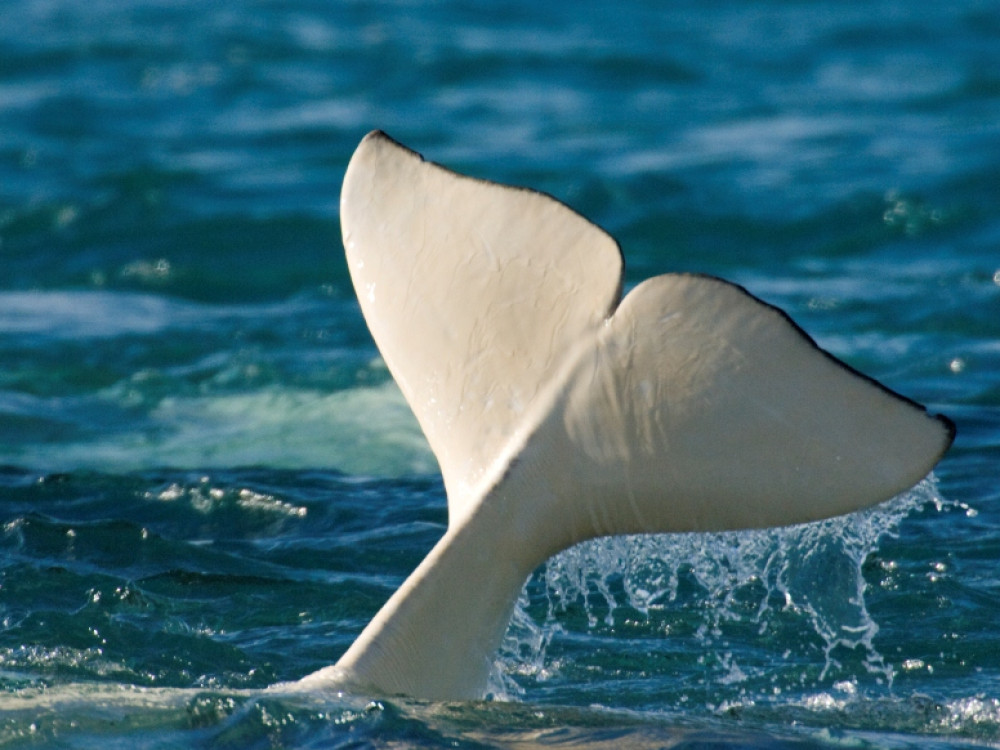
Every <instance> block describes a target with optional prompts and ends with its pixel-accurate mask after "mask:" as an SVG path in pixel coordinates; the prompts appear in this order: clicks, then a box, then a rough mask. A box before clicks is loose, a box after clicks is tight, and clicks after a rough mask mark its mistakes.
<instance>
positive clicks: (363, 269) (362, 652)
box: [301, 132, 954, 699]
mask: <svg viewBox="0 0 1000 750" xmlns="http://www.w3.org/2000/svg"><path fill="white" fill-rule="evenodd" d="M341 222H342V229H343V236H344V246H345V249H346V252H347V262H348V266H349V268H350V272H351V275H352V278H353V281H354V285H355V288H356V290H357V294H358V299H359V301H360V304H361V309H362V311H363V312H364V315H365V318H366V320H367V322H368V325H369V327H370V329H371V333H372V335H373V337H374V339H375V342H376V343H377V345H378V347H379V349H380V351H381V352H382V355H383V357H384V359H385V362H386V364H387V365H388V367H389V370H390V371H391V372H392V374H393V376H394V377H395V379H396V381H397V383H398V384H399V387H400V389H401V390H402V392H403V394H404V395H405V397H406V399H407V401H408V402H409V404H410V406H411V407H412V408H413V411H414V412H415V414H416V417H417V419H418V421H419V423H420V425H421V427H422V429H423V431H424V433H425V435H426V437H427V439H428V441H429V443H430V445H431V448H432V449H433V451H434V453H435V455H436V456H437V459H438V461H439V463H440V467H441V473H442V475H443V478H444V484H445V489H446V491H447V496H448V513H449V523H448V530H447V532H446V534H445V535H444V537H443V538H442V539H441V541H440V542H439V543H438V544H437V545H436V546H435V548H434V549H433V550H432V551H431V553H430V554H429V555H428V556H427V558H426V559H425V560H424V561H423V563H421V565H420V566H419V567H418V568H417V570H416V571H415V572H414V573H413V574H412V575H411V576H410V578H409V579H407V581H406V582H405V583H404V584H403V586H402V587H401V588H400V589H399V590H398V591H397V592H396V593H395V594H394V595H393V596H392V598H391V599H390V600H389V602H388V603H387V604H386V605H385V607H384V608H383V609H382V610H381V611H380V612H379V613H378V615H376V617H375V619H374V620H373V621H372V622H371V624H369V626H368V627H367V628H366V629H365V630H364V632H363V633H362V634H361V636H360V637H359V638H358V640H357V641H356V642H355V643H354V645H352V646H351V648H350V649H349V650H348V651H347V653H346V654H345V655H344V656H343V657H342V658H341V660H340V661H339V662H338V663H337V664H335V665H334V666H332V667H328V668H326V669H324V670H321V671H320V672H317V673H315V674H314V675H311V676H310V677H307V678H306V679H305V680H303V681H302V683H301V685H303V686H305V687H315V686H332V685H344V684H350V685H354V686H356V687H358V688H360V689H365V690H373V691H376V692H379V693H383V694H405V695H409V696H411V697H416V698H426V699H451V698H474V697H478V696H480V695H481V694H482V691H483V690H484V688H485V683H486V679H487V677H488V674H489V669H490V664H491V660H492V655H493V652H494V650H495V648H496V646H497V645H498V643H499V641H500V639H501V637H502V635H503V632H504V630H505V628H506V625H507V621H508V619H509V616H510V612H511V609H512V606H513V603H514V601H515V599H516V597H517V595H518V592H519V591H520V589H521V586H522V585H523V583H524V581H525V579H526V578H527V576H528V575H530V573H531V571H532V570H533V569H534V568H535V567H536V566H537V565H539V564H540V563H541V562H543V561H544V560H545V559H546V558H547V557H549V556H550V555H552V554H554V553H556V552H558V551H560V550H562V549H564V548H566V547H568V546H570V545H572V544H575V543H577V542H580V541H582V540H585V539H589V538H593V537H596V536H602V535H609V534H627V533H654V532H674V531H708V530H723V529H744V528H756V527H766V526H779V525H788V524H794V523H801V522H806V521H813V520H818V519H821V518H826V517H829V516H833V515H838V514H842V513H848V512H851V511H854V510H857V509H860V508H864V507H866V506H869V505H872V504H875V503H878V502H880V501H883V500H886V499H888V498H890V497H892V496H893V495H895V494H898V493H899V492H902V491H903V490H906V489H907V488H909V487H911V486H912V485H914V484H915V483H917V482H918V481H919V480H920V479H921V478H922V477H923V476H925V474H926V473H927V472H929V471H930V469H931V468H932V467H933V466H934V464H935V463H936V462H937V460H938V459H939V458H940V457H941V456H942V454H943V453H944V452H945V451H946V450H947V448H948V446H949V445H950V444H951V441H952V439H953V437H954V427H953V425H952V424H951V422H949V421H948V420H947V419H946V418H944V417H941V416H931V415H929V414H928V413H927V412H926V411H925V410H924V409H923V407H921V406H919V405H918V404H915V403H914V402H912V401H909V400H907V399H905V398H903V397H901V396H899V395H897V394H895V393H893V392H892V391H890V390H888V389H886V388H884V387H883V386H881V385H879V384H878V383H877V382H875V381H873V380H871V379H869V378H867V377H865V376H863V375H860V374H859V373H857V372H856V371H854V370H852V369H851V368H849V367H848V366H847V365H845V364H843V363H841V362H839V361H838V360H836V359H834V358H833V357H832V356H830V355H829V354H827V353H825V352H824V351H822V350H821V349H819V348H818V347H817V346H816V344H815V343H814V342H813V341H812V340H811V339H810V338H809V337H808V336H807V335H806V334H805V333H804V332H803V331H802V330H801V329H799V328H798V327H797V326H796V325H795V324H794V323H793V322H792V321H791V320H790V319H789V318H788V317H787V316H786V315H785V314H784V313H783V312H781V311H780V310H778V309H776V308H774V307H771V306H769V305H767V304H765V303H763V302H761V301H760V300H757V299H755V298H754V297H753V296H751V295H750V294H749V293H748V292H746V291H745V290H743V289H742V288H740V287H738V286H736V285H733V284H730V283H727V282H725V281H722V280H720V279H716V278H711V277H706V276H694V275H684V274H668V275H665V276H659V277H656V278H653V279H650V280H647V281H646V282H644V283H642V284H640V285H639V286H638V287H636V288H635V289H634V290H633V291H632V292H631V293H630V294H628V295H627V296H626V297H625V299H624V300H621V292H622V272H623V261H622V256H621V252H620V250H619V248H618V245H617V243H616V242H615V241H614V239H612V238H611V237H610V236H609V235H608V234H606V233H605V232H604V231H603V230H601V229H600V228H598V227H596V226H595V225H593V224H591V223H590V222H588V221H587V220H586V219H584V218H583V217H581V216H579V215H578V214H576V213H574V212H573V211H572V210H570V209H569V208H567V207H566V206H565V205H563V204H562V203H560V202H558V201H556V200H555V199H553V198H551V197H549V196H547V195H544V194H541V193H537V192H534V191H531V190H525V189H519V188H512V187H507V186H503V185H498V184H495V183H490V182H485V181H482V180H477V179H472V178H469V177H464V176H461V175H458V174H456V173H454V172H451V171H448V170H447V169H445V168H443V167H440V166H438V165H435V164H433V163H430V162H426V161H424V160H423V159H422V158H421V157H420V155H419V154H416V153H414V152H412V151H410V150H408V149H406V148H404V147H403V146H401V145H399V144H398V143H396V142H395V141H393V140H392V139H390V138H389V137H388V136H386V135H385V134H383V133H381V132H373V133H371V134H369V135H368V136H366V137H365V139H364V140H363V141H362V143H361V145H360V146H359V147H358V149H357V151H356V152H355V154H354V156H353V158H352V159H351V162H350V165H349V167H348V169H347V174H346V176H345V179H344V188H343V194H342V198H341Z"/></svg>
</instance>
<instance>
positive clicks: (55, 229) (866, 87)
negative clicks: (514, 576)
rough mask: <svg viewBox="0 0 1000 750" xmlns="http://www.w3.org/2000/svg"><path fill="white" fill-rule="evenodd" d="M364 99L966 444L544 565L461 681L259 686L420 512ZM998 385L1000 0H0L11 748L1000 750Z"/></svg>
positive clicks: (382, 561) (4, 660)
mask: <svg viewBox="0 0 1000 750" xmlns="http://www.w3.org/2000/svg"><path fill="white" fill-rule="evenodd" d="M373 128H381V129H384V130H386V131H387V132H389V133H390V134H391V135H392V136H393V137H395V138H396V139H398V140H400V141H402V142H403V143H406V144H407V145H409V146H411V147H412V148H414V149H416V150H419V151H421V152H422V153H424V154H425V155H426V156H427V157H428V158H431V159H433V160H435V161H439V162H443V163H445V164H447V165H449V166H450V167H452V168H454V169H457V170H460V171H463V172H468V173H471V174H474V175H477V176H480V177H485V178H490V179H494V180H499V181H504V182H512V183H516V184H521V185H528V186H531V187H534V188H538V189H541V190H545V191H547V192H549V193H551V194H553V195H555V196H557V197H559V198H560V199H562V200H564V201H566V202H567V203H569V204H570V205H571V206H573V207H574V208H576V209H577V210H579V211H581V212H582V213H584V214H585V215H587V216H588V217H589V218H591V219H592V220H594V221H596V222H598V223H599V224H601V225H602V226H604V227H605V228H607V229H608V230H609V231H610V232H611V233H612V234H614V235H615V236H616V237H617V238H618V239H619V240H620V242H621V244H622V247H623V250H624V253H625V256H626V263H627V281H628V283H629V284H634V283H636V282H638V281H639V280H641V279H643V278H645V277H647V276H650V275H654V274H658V273H665V272H669V271H699V272H704V273H710V274H716V275H720V276H723V277H725V278H727V279H730V280H732V281H735V282H737V283H740V284H743V285H744V286H746V287H747V288H748V289H749V290H750V291H752V292H753V293H754V294H756V295H757V296H760V297H762V298H763V299H765V300H767V301H768V302H770V303H772V304H775V305H778V306H780V307H782V308H783V309H785V310H786V311H787V312H788V313H789V314H790V315H791V316H792V317H793V318H794V319H795V320H796V321H797V322H798V323H799V324H800V325H801V326H802V327H804V328H805V329H806V330H807V331H808V332H809V333H810V334H811V335H812V336H813V337H814V338H815V339H816V340H817V341H818V342H819V343H820V344H821V345H822V346H824V347H825V348H827V349H828V350H829V351H831V352H832V353H834V354H835V355H837V356H838V357H841V358H843V359H844V360H846V361H847V362H849V363H850V364H851V365H853V366H855V367H857V368H858V369H860V370H862V371H864V372H865V373H867V374H869V375H871V376H873V377H875V378H877V379H879V380H881V381H883V382H885V383H886V384H887V385H889V386H890V387H892V388H893V389H895V390H898V391H900V392H902V393H904V394H906V395H907V396H909V397H911V398H913V399H915V400H918V401H920V402H922V403H925V404H927V405H928V406H929V408H930V409H931V410H932V411H937V412H943V413H945V414H947V415H949V416H950V417H951V418H952V419H953V420H954V421H955V422H956V424H957V426H958V438H957V440H956V443H955V445H954V446H953V448H952V449H951V451H950V452H949V453H948V455H947V456H946V457H945V459H944V460H943V461H942V462H941V463H940V464H939V466H938V467H937V468H936V469H935V471H934V474H933V475H932V476H931V477H928V478H927V479H926V480H924V482H922V483H921V484H920V485H918V486H917V487H916V488H914V489H913V490H912V491H910V492H907V493H904V494H903V495H901V496H900V497H898V498H896V499H894V500H892V501H890V502H888V503H886V504H884V505H882V506H880V507H878V508H875V509H872V510H870V511H867V512H864V513H860V514H855V515H852V516H849V517H846V518H840V519H834V520H831V521H826V522H823V523H819V524H814V525H809V526H804V527H797V528H789V529H781V530H773V531H762V532H754V533H740V534H724V535H718V534H716V535H678V536H655V537H636V538H628V539H614V540H602V541H599V542H594V543H591V544H588V545H584V546H582V547H578V548H575V549H573V550H570V551H568V552H566V553H563V554H562V555H560V556H559V557H557V558H555V559H554V560H552V561H550V562H549V563H548V564H547V565H546V566H544V567H543V568H542V569H540V570H539V571H537V572H536V574H535V575H534V576H533V577H532V578H531V579H530V580H529V582H528V583H527V585H526V586H525V589H524V592H523V594H522V597H521V600H520V602H519V603H518V607H517V611H516V613H515V617H514V620H513V622H512V624H511V626H510V629H509V631H508V633H507V636H506V638H505V641H504V644H503V647H502V649H501V652H500V653H499V654H498V657H497V662H496V665H495V668H494V674H493V678H492V684H491V690H490V695H489V696H487V700H484V701H479V702H468V703H455V704H433V703H423V702H409V701H402V700H386V699H384V698H379V697H377V696H365V695H314V696H297V697H294V698H290V697H287V696H284V697H282V696H279V695H273V694H265V693H263V692H262V689H263V688H265V687H267V686H268V685H271V684H274V683H276V682H279V681H283V680H294V679H297V678H299V677H301V676H304V675H306V674H308V673H309V672H311V671H313V670H315V669H317V668H319V667H322V666H324V665H327V664H330V663H332V662H333V661H335V660H336V659H337V658H338V657H339V655H340V654H341V653H342V652H343V651H344V649H345V648H346V647H347V646H348V645H349V644H350V643H351V642H352V640H353V639H354V637H355V636H356V635H357V634H358V633H359V632H360V630H361V628H362V627H363V626H364V624H365V623H366V622H367V621H368V619H369V618H370V617H371V616H372V615H373V614H374V613H375V612H376V611H377V609H378V608H379V607H380V606H381V605H382V603H383V602H384V601H385V599H386V598H387V597H388V595H389V594H390V593H391V592H392V591H393V590H394V589H395V588H396V587H397V586H398V585H399V583H400V582H401V581H402V580H403V579H404V577H405V576H406V575H407V574H408V573H409V572H410V571H411V570H412V569H413V568H414V567H415V566H416V564H417V563H418V562H419V561H420V559H422V557H423V556H424V554H425V553H426V552H427V551H428V550H429V549H430V547H431V546H432V545H433V543H434V542H435V541H436V539H437V538H438V537H439V536H440V535H441V533H442V532H443V530H444V527H445V523H446V509H445V502H444V493H443V488H442V485H441V481H440V477H439V475H438V473H437V469H436V464H435V461H434V457H433V455H432V454H431V453H430V451H429V449H428V448H427V445H426V443H425V442H424V440H423V438H422V436H421V434H420V432H419V429H418V428H417V426H416V423H415V421H414V420H413V418H412V416H411V415H410V413H409V410H408V408H407V406H406V404H405V402H404V401H403V399H402V397H401V396H400V394H399V392H398V391H397V390H396V388H395V386H394V385H393V383H392V381H391V379H390V377H389V376H388V373H387V372H386V370H385V367H384V365H383V364H382V363H381V360H380V359H379V356H378V352H377V351H376V349H375V347H374V345H373V344H372V341H371V339H370V337H369V335H368V332H367V329H366V327H365V323H364V320H363V319H362V317H361V314H360V312H359V310H358V307H357V304H356V302H355V300H354V293H353V290H352V288H351V284H350V280H349V278H348V275H347V270H346V266H345V263H344V259H343V254H342V248H341V244H340V238H339V223H338V208H337V201H338V196H339V186H340V182H341V179H342V177H343V172H344V169H345V166H346V164H347V160H348V159H349V157H350V155H351V153H352V151H353V149H354V147H355V146H356V145H357V143H358V141H359V140H360V139H361V138H362V136H363V135H364V134H365V132H367V131H368V130H370V129H373ZM998 374H1000V12H998V10H997V7H996V4H995V3H994V2H979V1H978V0H958V2H954V3H938V4H932V3H921V2H916V3H913V2H909V3H904V2H895V1H893V0H875V2H870V3H860V2H840V1H838V2H833V1H832V0H817V1H816V2H808V3H806V2H796V1H794V0H761V1H758V2H748V3H720V4H710V5H705V4H702V3H693V2H676V3H656V2H652V1H651V0H649V1H646V2H640V1H638V0H637V1H630V0H624V1H623V2H619V3H603V4H600V3H589V2H584V3H570V2H562V1H559V0H557V1H556V2H549V3H537V2H535V3H527V2H497V3H485V2H475V3H459V2H453V1H452V0H442V1H440V2H416V1H408V0H399V1H398V2H389V1H386V2H380V1H378V0H374V1H370V2H320V1H318V0H288V1H287V2H271V1H268V0H259V1H258V2H246V3H235V2H219V3H202V2H192V1H191V0H170V1H169V2H164V1H163V0H114V1H113V2H112V1H111V0H89V2H80V0H63V1H62V2H54V1H53V0H4V4H3V9H2V12H0V746H3V747H35V746H38V747H60V748H62V747H66V748H92V747H101V748H104V749H107V748H135V747H157V748H159V747H213V748H214V747H223V748H257V747H260V748H273V747H301V748H306V747H309V748H319V747H456V746H458V747H521V748H535V747H547V746H560V747H585V748H610V747H615V748H619V747H678V748H708V747H712V748H716V747H754V748H800V747H842V746H848V747H879V748H882V747H885V748H902V747H921V748H923V747H939V748H954V747H967V746H974V745H981V744H987V745H998V744H1000V640H998V632H997V627H996V623H997V622H998V621H1000V573H998V570H1000V377H998ZM445 626H446V624H445Z"/></svg>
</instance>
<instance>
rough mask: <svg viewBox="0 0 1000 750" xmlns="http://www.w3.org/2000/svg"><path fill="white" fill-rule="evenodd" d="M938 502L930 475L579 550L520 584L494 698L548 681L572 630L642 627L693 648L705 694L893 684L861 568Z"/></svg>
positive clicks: (737, 695) (557, 667)
mask: <svg viewBox="0 0 1000 750" xmlns="http://www.w3.org/2000/svg"><path fill="white" fill-rule="evenodd" d="M946 505H948V503H947V502H946V501H943V500H942V499H941V498H940V496H939V494H938V491H937V484H936V480H935V479H934V477H933V475H932V476H930V477H928V478H927V479H925V480H924V481H923V482H921V483H920V484H919V485H917V486H916V487H915V488H913V489H912V490H910V491H909V492H906V493H904V494H902V495H900V496H898V497H896V498H894V499H893V500H891V501H889V502H886V503H883V504H881V505H879V506H877V507H875V508H871V509H869V510H866V511H862V512H859V513H854V514H851V515H848V516H841V517H838V518H832V519H828V520H825V521H819V522H815V523H810V524H803V525H798V526H790V527H785V528H778V529H764V530H757V531H741V532H724V533H707V534H673V535H642V536H625V537H609V538H602V539H595V540H593V541H590V542H587V543H584V544H580V545H577V546H576V547H573V548H571V549H569V550H566V551H565V552H563V553H561V554H559V555H557V556H555V557H553V558H552V559H551V560H549V561H548V562H547V563H546V564H545V566H543V567H542V568H540V569H539V570H538V571H537V572H536V573H535V575H534V576H533V577H532V578H531V579H530V580H529V581H528V582H527V584H526V585H525V587H524V590H523V591H522V594H521V597H520V599H519V601H518V603H517V607H516V609H515V612H514V616H513V618H512V621H511V626H510V628H509V629H508V632H507V635H506V638H505V640H504V643H503V645H502V647H501V651H500V655H499V658H498V660H497V662H496V667H495V669H494V673H493V679H492V681H491V691H492V693H491V694H492V695H494V696H496V697H507V698H509V697H512V696H516V695H518V694H520V692H521V691H522V688H521V687H520V684H519V682H520V681H523V680H525V679H530V680H532V681H534V682H537V683H544V682H546V681H548V680H550V679H553V678H554V677H557V676H558V674H559V671H560V667H561V664H560V660H559V659H558V658H557V657H553V656H552V653H551V651H552V649H551V648H550V647H551V646H552V645H553V642H554V641H556V640H557V639H559V638H560V637H561V636H565V635H567V634H568V631H573V630H574V629H576V630H580V629H582V630H583V631H585V632H586V633H587V634H589V635H592V636H597V637H600V636H601V635H611V634H615V635H617V636H618V637H619V638H620V637H621V634H622V631H625V630H628V631H630V632H635V631H636V630H637V626H638V630H640V631H641V635H642V636H643V637H655V636H657V635H659V636H662V637H663V638H675V637H681V638H684V637H686V638H687V639H688V646H689V648H691V649H692V650H694V651H700V652H701V653H700V656H699V657H698V664H699V665H700V668H701V669H702V670H703V681H704V684H703V687H704V688H705V689H706V691H707V690H708V689H709V686H710V685H715V686H719V685H721V686H730V687H731V689H732V690H734V691H735V692H733V693H732V696H733V698H735V699H746V698H747V696H748V695H757V696H763V695H772V696H773V695H779V694H780V693H781V692H782V690H784V689H804V688H810V687H813V686H820V685H827V686H834V685H841V686H851V687H850V689H851V690H854V687H853V686H854V685H855V683H856V681H857V680H858V679H870V680H874V681H875V683H876V684H882V685H885V686H891V684H892V680H893V677H894V674H895V668H894V666H893V664H891V663H890V662H888V661H887V659H886V657H885V656H884V655H883V654H882V653H881V652H880V651H879V649H878V647H877V645H876V642H875V638H876V635H877V634H878V632H879V626H878V623H877V622H876V621H875V619H874V618H873V617H872V615H871V613H870V611H869V609H868V605H867V602H866V598H865V593H866V589H867V582H866V579H865V570H864V566H865V564H866V561H868V560H869V559H870V558H871V557H872V556H873V555H874V554H876V553H877V552H878V550H879V545H880V542H881V541H882V540H883V539H884V538H886V537H893V536H895V535H896V532H897V528H898V526H899V524H900V523H901V522H902V521H903V520H904V519H905V518H906V517H907V516H909V515H910V514H912V513H914V512H917V511H919V510H921V509H923V508H925V507H928V506H931V507H933V508H935V509H936V510H938V511H940V510H942V509H943V508H944V507H945V506H946ZM574 612H575V613H576V614H577V615H582V616H580V617H577V618H574V617H573V613H574ZM692 613H694V615H693V619H692ZM778 640H780V641H781V642H783V643H785V644H786V648H785V650H784V652H783V653H782V654H781V656H782V657H783V658H782V659H781V660H780V661H779V660H776V659H775V658H774V654H773V653H771V654H770V655H768V656H767V658H765V659H757V658H755V655H754V654H753V653H752V651H751V649H750V648H749V646H752V645H753V644H754V643H755V642H756V641H769V642H770V641H774V642H777V641H778ZM741 644H742V648H741V647H740V645H741ZM845 689H847V688H846V687H845ZM712 693H713V694H715V690H714V689H713V690H712ZM719 694H726V691H725V690H722V691H719ZM680 699H681V700H686V696H680ZM718 705H720V706H722V705H727V704H724V703H723V702H720V703H719V704H718ZM729 705H731V703H730V704H729Z"/></svg>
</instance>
